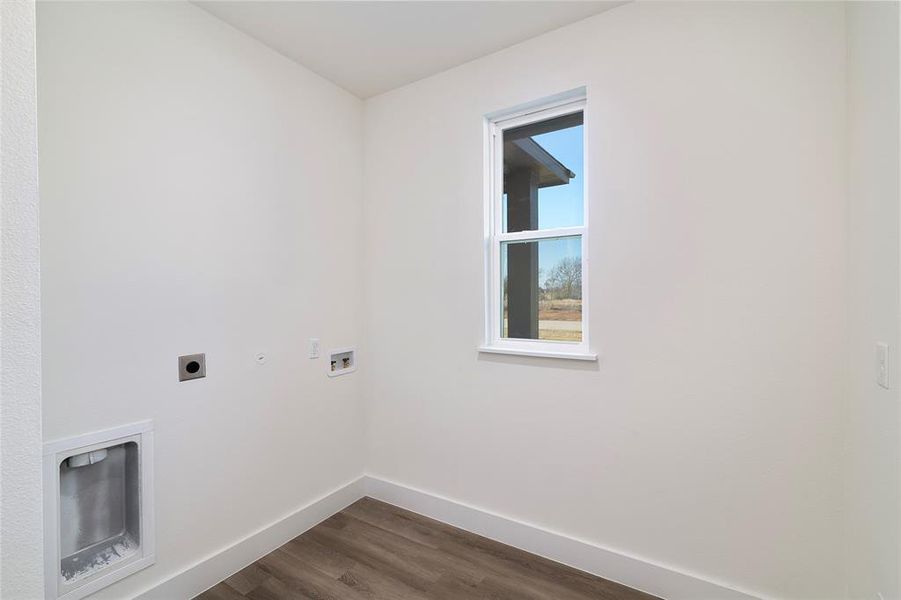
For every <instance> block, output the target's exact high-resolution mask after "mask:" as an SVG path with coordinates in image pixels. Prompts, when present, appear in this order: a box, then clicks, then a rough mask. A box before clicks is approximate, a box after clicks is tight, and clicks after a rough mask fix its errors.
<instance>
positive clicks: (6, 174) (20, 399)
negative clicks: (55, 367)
mask: <svg viewBox="0 0 901 600" xmlns="http://www.w3.org/2000/svg"><path fill="white" fill-rule="evenodd" d="M34 39H35V33H34V3H33V2H26V1H10V2H0V123H2V131H0V224H2V225H0V371H2V373H0V527H2V535H0V597H2V598H10V599H15V598H40V597H43V583H44V582H43V562H42V556H43V555H42V553H41V536H42V531H43V530H42V525H41V523H42V518H43V517H42V515H43V513H42V512H41V308H40V294H41V291H40V290H41V288H40V284H41V282H40V259H39V243H38V185H37V184H38V177H37V175H38V172H37V167H38V154H37V104H36V102H35V75H34V61H35V56H34Z"/></svg>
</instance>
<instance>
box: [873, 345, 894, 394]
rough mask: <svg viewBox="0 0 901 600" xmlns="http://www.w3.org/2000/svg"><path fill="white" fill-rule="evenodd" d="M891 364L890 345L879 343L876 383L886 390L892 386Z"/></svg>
mask: <svg viewBox="0 0 901 600" xmlns="http://www.w3.org/2000/svg"><path fill="white" fill-rule="evenodd" d="M889 369H890V362H889V347H888V344H886V343H883V342H878V343H877V344H876V383H878V384H879V385H880V386H881V387H884V388H885V389H889V387H890V386H891V379H890V373H889Z"/></svg>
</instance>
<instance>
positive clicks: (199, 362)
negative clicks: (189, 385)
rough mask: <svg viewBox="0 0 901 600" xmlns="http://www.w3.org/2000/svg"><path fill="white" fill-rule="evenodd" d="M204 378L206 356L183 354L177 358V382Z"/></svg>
mask: <svg viewBox="0 0 901 600" xmlns="http://www.w3.org/2000/svg"><path fill="white" fill-rule="evenodd" d="M202 377H206V355H205V354H202V353H201V354H185V355H184V356H179V357H178V380H179V381H190V380H192V379H201V378H202Z"/></svg>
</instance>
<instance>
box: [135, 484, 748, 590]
mask: <svg viewBox="0 0 901 600" xmlns="http://www.w3.org/2000/svg"><path fill="white" fill-rule="evenodd" d="M363 496H371V497H372V498H375V499H376V500H381V501H383V502H387V503H389V504H393V505H395V506H399V507H400V508H405V509H407V510H410V511H413V512H415V513H418V514H421V515H424V516H426V517H430V518H432V519H435V520H437V521H442V522H444V523H447V524H449V525H453V526H454V527H459V528H460V529H465V530H466V531H470V532H472V533H476V534H478V535H482V536H485V537H487V538H491V539H493V540H497V541H499V542H502V543H504V544H508V545H510V546H514V547H516V548H520V549H522V550H525V551H527V552H531V553H533V554H538V555H539V556H544V557H545V558H549V559H551V560H554V561H557V562H560V563H563V564H566V565H569V566H571V567H574V568H576V569H580V570H582V571H586V572H588V573H593V574H594V575H598V576H599V577H604V578H605V579H609V580H611V581H617V582H619V583H622V584H623V585H627V586H629V587H632V588H635V589H638V590H642V591H645V592H647V593H649V594H654V595H655V596H660V597H662V598H666V599H667V600H759V599H760V598H762V596H757V595H754V594H751V593H748V592H742V591H739V590H737V589H735V588H734V587H730V586H727V585H724V584H722V583H716V582H713V581H710V580H709V579H705V578H703V577H700V576H698V575H692V574H689V573H684V572H682V571H679V570H676V569H673V568H670V567H665V566H663V565H659V564H655V563H653V562H651V561H648V560H644V559H641V558H638V557H635V556H629V555H628V554H624V553H622V552H617V551H615V550H611V549H609V548H603V547H601V546H598V545H597V544H592V543H591V542H586V541H583V540H579V539H577V538H573V537H570V536H566V535H563V534H560V533H556V532H554V531H549V530H547V529H544V528H541V527H538V526H536V525H531V524H529V523H524V522H522V521H517V520H515V519H511V518H508V517H504V516H501V515H498V514H494V513H492V512H489V511H487V510H483V509H480V508H477V507H474V506H469V505H467V504H465V503H463V502H458V501H455V500H451V499H449V498H444V497H441V496H438V495H436V494H431V493H429V492H424V491H422V490H418V489H415V488H412V487H409V486H405V485H402V484H399V483H394V482H392V481H388V480H386V479H384V478H380V477H377V476H370V475H367V476H363V477H361V478H359V479H357V480H354V481H351V482H349V483H347V484H346V485H344V486H341V487H339V488H338V489H336V490H334V491H332V492H330V493H328V494H326V495H324V496H323V497H321V498H319V499H318V500H315V501H313V502H311V503H310V504H308V505H306V506H304V507H302V508H300V509H298V510H297V511H295V512H294V513H292V514H290V515H288V516H287V517H285V518H283V519H280V520H278V521H276V522H274V523H272V524H270V525H268V526H266V527H262V528H261V529H259V530H257V531H256V532H254V533H252V534H250V535H248V536H247V537H245V538H244V539H242V540H240V541H238V542H236V543H234V544H232V545H231V546H228V547H226V548H223V549H222V550H220V551H218V552H215V553H213V554H211V555H209V556H207V557H206V558H204V559H202V560H200V561H198V562H196V563H195V564H193V565H191V566H190V567H188V568H186V569H184V570H183V571H181V572H179V573H177V574H176V575H174V576H172V577H170V578H168V579H166V580H164V581H162V582H161V583H158V584H156V585H155V586H153V587H152V588H150V589H149V590H147V591H145V592H143V593H141V594H140V595H138V596H137V598H138V599H139V600H173V599H176V598H178V599H188V598H193V597H194V596H196V595H197V594H200V593H201V592H203V591H205V590H207V589H209V588H211V587H212V586H214V585H216V584H217V583H219V582H220V581H222V580H223V579H225V578H226V577H228V576H230V575H232V574H233V573H236V572H238V571H240V570H241V569H243V568H244V567H246V566H247V565H249V564H250V563H252V562H254V561H255V560H257V559H259V558H261V557H263V556H265V555H266V554H268V553H269V552H271V551H273V550H275V549H276V548H278V547H279V546H281V545H282V544H284V543H285V542H287V541H288V540H291V539H293V538H295V537H297V536H298V535H300V534H301V533H303V532H304V531H307V530H308V529H311V528H312V527H314V526H315V525H317V524H318V523H320V522H322V521H324V520H325V519H327V518H329V517H330V516H332V515H333V514H335V513H337V512H340V511H341V510H343V509H344V508H345V507H347V506H349V505H351V504H353V503H354V502H356V501H357V500H359V499H360V498H362V497H363Z"/></svg>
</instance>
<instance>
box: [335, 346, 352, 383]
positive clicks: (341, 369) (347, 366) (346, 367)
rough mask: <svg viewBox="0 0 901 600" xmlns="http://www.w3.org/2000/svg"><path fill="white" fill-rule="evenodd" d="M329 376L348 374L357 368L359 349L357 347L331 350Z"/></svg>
mask: <svg viewBox="0 0 901 600" xmlns="http://www.w3.org/2000/svg"><path fill="white" fill-rule="evenodd" d="M328 369H329V370H328V376H329V377H337V376H338V375H347V374H348V373H353V372H354V371H356V370H357V351H356V349H355V348H338V349H336V350H331V351H329V364H328Z"/></svg>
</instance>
